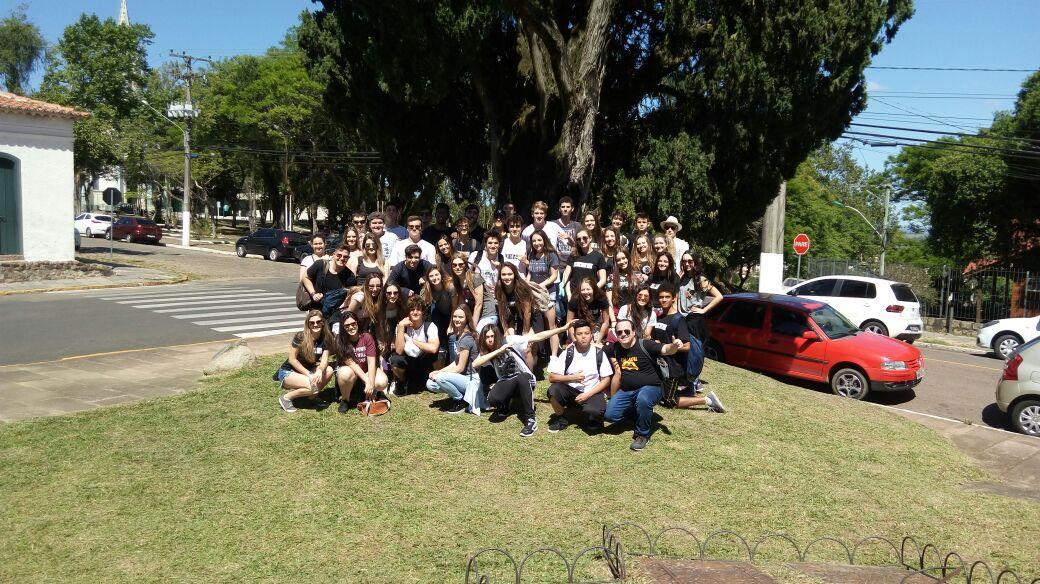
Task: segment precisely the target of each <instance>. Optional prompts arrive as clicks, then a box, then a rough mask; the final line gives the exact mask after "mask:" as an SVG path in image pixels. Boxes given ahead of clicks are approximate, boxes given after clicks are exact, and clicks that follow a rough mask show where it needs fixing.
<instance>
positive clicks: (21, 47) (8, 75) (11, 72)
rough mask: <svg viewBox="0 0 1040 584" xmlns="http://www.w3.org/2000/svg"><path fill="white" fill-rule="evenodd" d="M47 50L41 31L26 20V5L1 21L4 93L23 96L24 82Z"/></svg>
mask: <svg viewBox="0 0 1040 584" xmlns="http://www.w3.org/2000/svg"><path fill="white" fill-rule="evenodd" d="M46 48H47V43H46V42H45V41H44V40H43V35H42V34H40V29H39V28H37V26H36V25H35V24H33V23H31V22H29V19H28V18H27V17H26V16H25V5H21V6H17V7H15V8H14V9H13V10H11V13H10V14H8V15H7V18H4V19H3V20H0V77H3V80H4V87H6V88H7V91H10V92H11V93H18V94H23V93H25V82H26V81H27V80H28V78H29V75H31V74H32V72H33V71H34V70H35V69H36V65H37V64H39V62H40V60H41V59H43V52H44V50H45V49H46Z"/></svg>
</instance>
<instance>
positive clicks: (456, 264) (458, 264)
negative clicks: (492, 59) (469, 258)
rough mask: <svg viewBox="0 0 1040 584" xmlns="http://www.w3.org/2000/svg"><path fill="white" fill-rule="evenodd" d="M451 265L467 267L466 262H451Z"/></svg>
mask: <svg viewBox="0 0 1040 584" xmlns="http://www.w3.org/2000/svg"><path fill="white" fill-rule="evenodd" d="M451 267H453V268H465V267H466V262H451Z"/></svg>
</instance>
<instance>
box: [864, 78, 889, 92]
mask: <svg viewBox="0 0 1040 584" xmlns="http://www.w3.org/2000/svg"><path fill="white" fill-rule="evenodd" d="M887 90H888V87H887V86H885V85H882V84H880V83H878V82H877V81H871V80H869V79H868V80H867V91H887Z"/></svg>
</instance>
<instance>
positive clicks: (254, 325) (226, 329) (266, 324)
mask: <svg viewBox="0 0 1040 584" xmlns="http://www.w3.org/2000/svg"><path fill="white" fill-rule="evenodd" d="M302 320H303V319H293V320H288V321H287V320H282V321H281V322H254V323H252V324H239V325H235V326H222V327H216V328H214V329H213V330H215V331H217V332H218V333H232V332H235V331H248V330H258V329H265V328H274V327H281V328H285V327H287V326H296V327H299V328H301V329H302V328H303V324H301V321H302Z"/></svg>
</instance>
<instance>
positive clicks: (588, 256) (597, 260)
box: [561, 228, 607, 300]
mask: <svg viewBox="0 0 1040 584" xmlns="http://www.w3.org/2000/svg"><path fill="white" fill-rule="evenodd" d="M574 239H575V246H574V249H573V251H572V252H571V261H570V262H569V264H568V265H567V267H566V268H564V270H563V279H562V280H561V281H562V282H567V286H565V287H563V290H564V291H566V292H567V299H568V300H569V299H571V298H574V296H575V295H577V293H578V284H580V283H581V281H582V280H584V279H585V278H590V279H592V281H593V282H594V283H595V284H596V287H597V288H599V289H600V290H602V289H603V287H604V286H606V285H607V259H606V258H605V257H603V254H602V253H600V251H599V250H598V249H595V248H593V247H592V234H591V233H589V230H588V229H584V228H583V229H579V230H578V232H577V234H576V235H575V236H574Z"/></svg>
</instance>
